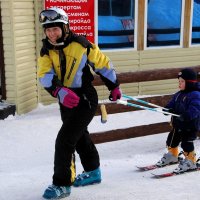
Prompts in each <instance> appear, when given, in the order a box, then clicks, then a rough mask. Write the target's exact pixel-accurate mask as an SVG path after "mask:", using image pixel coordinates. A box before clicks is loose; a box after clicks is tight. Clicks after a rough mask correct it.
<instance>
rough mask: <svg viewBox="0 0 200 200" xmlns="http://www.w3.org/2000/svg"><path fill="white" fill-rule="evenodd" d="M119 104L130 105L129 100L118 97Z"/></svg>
mask: <svg viewBox="0 0 200 200" xmlns="http://www.w3.org/2000/svg"><path fill="white" fill-rule="evenodd" d="M117 104H123V105H125V106H127V105H128V102H127V101H123V100H120V99H118V100H117Z"/></svg>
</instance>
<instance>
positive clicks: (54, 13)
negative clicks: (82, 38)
mask: <svg viewBox="0 0 200 200" xmlns="http://www.w3.org/2000/svg"><path fill="white" fill-rule="evenodd" d="M39 20H40V22H41V24H42V25H45V24H52V23H57V22H61V23H63V24H69V19H68V15H67V13H66V12H65V11H64V10H62V9H61V8H57V7H52V8H49V9H47V10H43V11H42V12H41V13H40V15H39Z"/></svg>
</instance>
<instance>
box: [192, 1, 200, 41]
mask: <svg viewBox="0 0 200 200" xmlns="http://www.w3.org/2000/svg"><path fill="white" fill-rule="evenodd" d="M191 36H192V38H191V43H192V44H200V0H194V2H193V10H192V34H191Z"/></svg>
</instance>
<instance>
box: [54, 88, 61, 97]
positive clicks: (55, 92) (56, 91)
mask: <svg viewBox="0 0 200 200" xmlns="http://www.w3.org/2000/svg"><path fill="white" fill-rule="evenodd" d="M60 89H61V87H56V89H55V90H54V91H52V95H53V96H54V97H57V96H58V92H59V91H60Z"/></svg>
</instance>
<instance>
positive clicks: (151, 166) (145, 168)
mask: <svg viewBox="0 0 200 200" xmlns="http://www.w3.org/2000/svg"><path fill="white" fill-rule="evenodd" d="M174 164H177V163H171V164H168V165H163V166H157V165H156V164H154V165H147V166H136V167H137V168H138V169H139V171H150V170H153V169H158V168H163V167H167V166H170V165H174Z"/></svg>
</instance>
